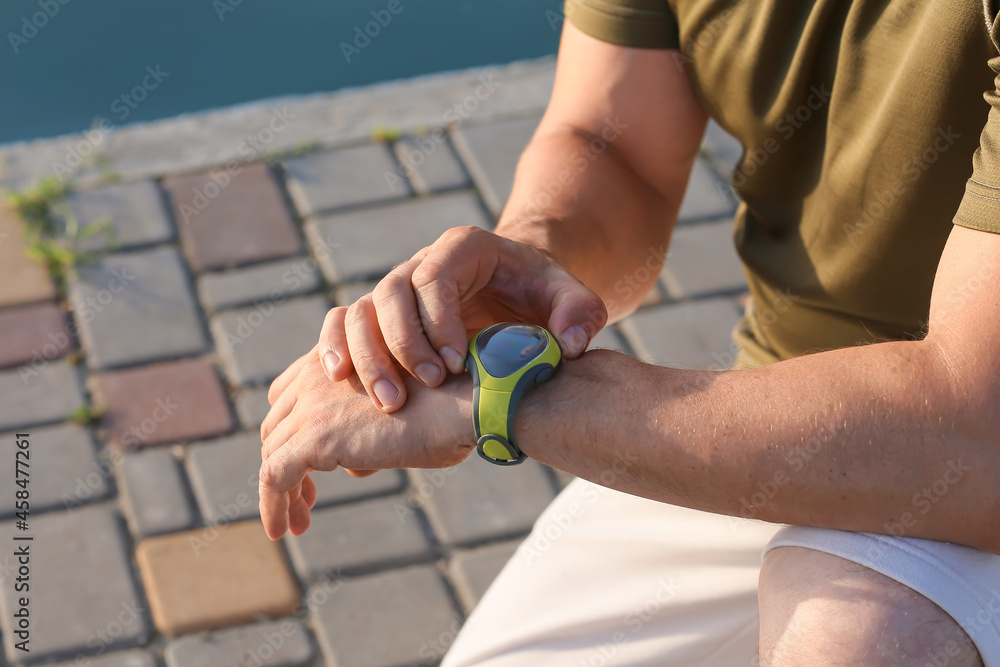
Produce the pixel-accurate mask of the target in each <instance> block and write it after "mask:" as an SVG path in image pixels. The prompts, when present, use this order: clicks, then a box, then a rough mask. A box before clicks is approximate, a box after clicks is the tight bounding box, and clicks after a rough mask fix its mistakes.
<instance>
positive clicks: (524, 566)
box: [443, 480, 780, 667]
mask: <svg viewBox="0 0 1000 667" xmlns="http://www.w3.org/2000/svg"><path fill="white" fill-rule="evenodd" d="M778 528H780V526H777V525H774V524H766V523H762V522H755V521H748V520H744V519H736V518H732V517H725V516H719V515H715V514H708V513H705V512H698V511H694V510H688V509H684V508H679V507H674V506H671V505H665V504H662V503H657V502H654V501H650V500H646V499H643V498H637V497H634V496H629V495H627V494H623V493H619V492H617V491H611V490H609V489H605V488H603V487H600V486H597V485H594V484H591V483H589V482H584V481H582V480H577V481H575V482H573V483H572V484H571V485H570V486H569V487H567V489H566V490H565V491H563V493H562V494H561V495H560V496H559V497H558V498H557V499H556V500H555V501H554V502H553V504H552V505H551V506H550V507H549V508H548V510H546V512H545V513H544V514H543V515H542V516H541V517H540V518H539V520H538V522H537V523H536V524H535V527H534V530H533V531H532V533H531V535H529V536H528V538H526V539H525V541H524V542H523V543H522V544H521V546H520V547H519V548H518V551H517V552H516V554H515V555H514V557H513V558H512V559H511V561H510V562H509V563H508V564H507V566H506V567H505V568H504V570H503V572H501V574H500V575H499V577H498V578H497V579H496V581H495V582H494V584H493V586H492V587H491V588H490V590H489V591H488V592H487V593H486V595H485V596H484V597H483V600H482V601H481V602H480V604H479V606H478V607H477V608H476V610H475V611H474V613H473V614H472V615H471V617H470V618H469V621H468V622H467V623H466V625H465V627H464V628H463V629H462V632H461V633H460V634H459V637H458V639H457V640H456V642H455V645H454V646H453V648H452V650H451V652H450V653H449V654H448V656H446V658H445V660H444V663H443V667H465V666H468V665H480V666H488V667H513V666H515V665H532V666H534V665H540V664H559V665H574V666H595V667H597V666H601V665H633V666H634V665H665V664H669V665H675V666H684V665H706V666H713V665H720V666H726V667H729V666H731V665H740V664H743V665H749V664H750V663H751V661H752V660H753V658H754V656H755V654H756V643H757V634H758V622H757V575H758V573H759V570H760V559H761V551H762V549H763V547H764V546H765V545H766V544H767V543H768V541H769V540H770V539H771V537H772V536H773V535H774V533H775V532H776V531H777V530H778Z"/></svg>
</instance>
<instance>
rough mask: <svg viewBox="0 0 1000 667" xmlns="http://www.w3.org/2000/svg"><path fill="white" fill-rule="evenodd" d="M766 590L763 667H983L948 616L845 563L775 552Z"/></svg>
mask: <svg viewBox="0 0 1000 667" xmlns="http://www.w3.org/2000/svg"><path fill="white" fill-rule="evenodd" d="M758 590H759V606H760V644H759V653H760V664H761V665H768V666H769V665H774V666H777V667H785V666H789V665H883V664H894V665H913V666H914V667H945V666H947V667H974V666H981V665H982V661H981V659H980V657H979V653H978V651H977V650H976V647H975V645H974V644H973V643H972V641H971V640H970V639H969V637H968V635H966V634H965V632H964V631H963V630H962V628H961V626H959V625H958V623H956V622H955V621H954V619H952V618H951V617H950V616H949V615H948V614H947V613H945V612H944V610H942V609H941V608H940V607H938V606H937V605H936V604H934V603H933V602H931V601H930V600H928V599H927V598H925V597H924V596H923V595H921V594H919V593H917V592H916V591H914V590H913V589H911V588H909V587H908V586H904V585H903V584H901V583H899V582H897V581H895V580H894V579H890V578H889V577H886V576H885V575H882V574H879V573H878V572H875V571H874V570H871V569H869V568H867V567H864V566H863V565H858V564H857V563H854V562H851V561H848V560H845V559H843V558H840V557H838V556H832V555H830V554H826V553H823V552H820V551H814V550H812V549H805V548H801V547H779V548H777V549H773V550H771V551H770V552H768V554H767V556H766V557H765V558H764V565H763V567H762V568H761V573H760V583H759V587H758Z"/></svg>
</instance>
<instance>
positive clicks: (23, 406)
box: [0, 361, 83, 430]
mask: <svg viewBox="0 0 1000 667" xmlns="http://www.w3.org/2000/svg"><path fill="white" fill-rule="evenodd" d="M0 396H2V397H3V400H0V430H12V429H15V428H22V427H26V426H33V425H35V424H45V423H48V422H54V421H59V420H62V419H64V418H65V417H68V416H69V415H70V414H71V413H72V412H73V411H74V410H76V409H77V408H78V407H80V406H81V405H83V393H82V392H81V391H80V382H79V380H78V379H77V375H76V369H74V368H73V367H72V366H70V365H69V364H67V363H65V362H63V361H52V362H49V363H47V364H45V365H44V366H42V367H40V368H33V367H28V366H22V367H20V368H18V369H12V370H9V371H0Z"/></svg>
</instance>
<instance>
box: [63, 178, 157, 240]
mask: <svg viewBox="0 0 1000 667" xmlns="http://www.w3.org/2000/svg"><path fill="white" fill-rule="evenodd" d="M69 205H70V208H71V209H72V211H73V215H74V216H76V219H77V222H78V223H79V225H80V227H81V228H83V226H84V225H90V224H94V223H98V222H99V221H100V220H102V219H106V220H109V221H110V222H109V223H108V224H106V225H105V224H102V225H100V227H98V228H95V229H99V231H97V232H96V233H95V234H94V235H92V236H88V237H86V238H84V239H80V241H79V247H80V248H81V249H82V250H103V249H105V248H121V249H124V248H129V247H132V246H136V245H145V244H148V243H160V242H163V241H169V240H170V239H172V238H173V237H174V227H173V224H172V223H171V221H170V218H169V216H168V215H167V211H166V208H165V207H164V206H163V199H162V197H161V195H160V191H159V189H158V188H157V187H156V184H155V183H153V182H152V181H135V182H132V183H116V184H114V185H109V186H106V187H103V188H98V189H96V190H82V191H80V192H74V193H72V194H71V195H70V196H69Z"/></svg>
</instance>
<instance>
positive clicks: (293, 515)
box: [288, 478, 312, 537]
mask: <svg viewBox="0 0 1000 667" xmlns="http://www.w3.org/2000/svg"><path fill="white" fill-rule="evenodd" d="M307 479H308V478H307ZM311 522H312V512H311V511H310V509H309V505H308V504H307V503H306V501H305V500H304V499H303V498H302V497H301V496H300V497H299V498H298V499H296V500H295V501H294V502H292V503H291V504H290V505H289V507H288V532H290V533H291V534H292V535H295V536H296V537H298V536H299V535H301V534H302V533H304V532H306V530H308V529H309V524H310V523H311Z"/></svg>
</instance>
